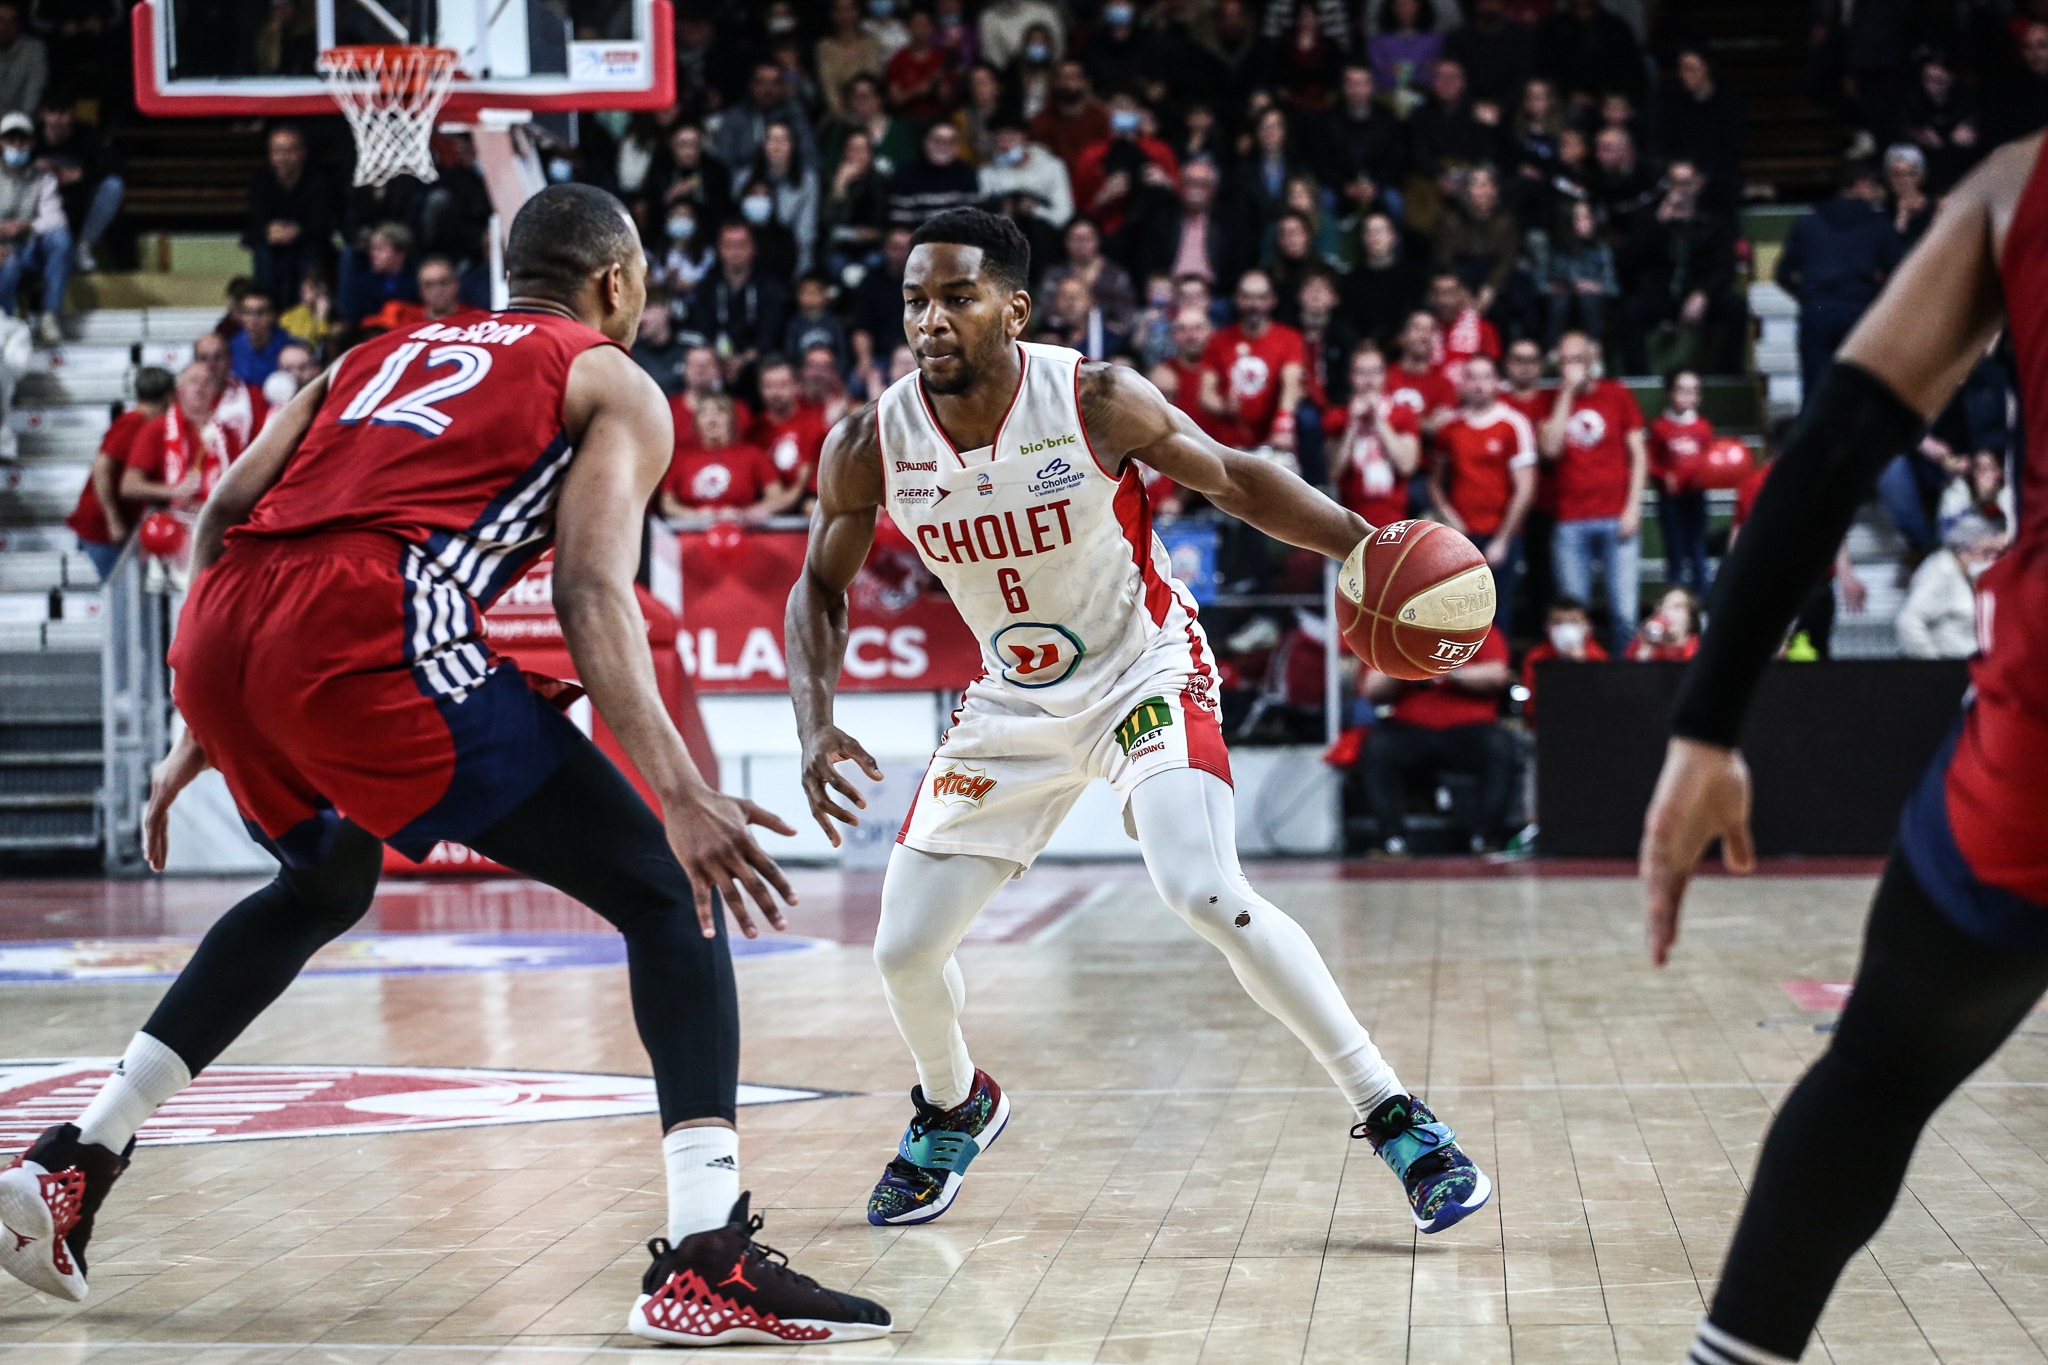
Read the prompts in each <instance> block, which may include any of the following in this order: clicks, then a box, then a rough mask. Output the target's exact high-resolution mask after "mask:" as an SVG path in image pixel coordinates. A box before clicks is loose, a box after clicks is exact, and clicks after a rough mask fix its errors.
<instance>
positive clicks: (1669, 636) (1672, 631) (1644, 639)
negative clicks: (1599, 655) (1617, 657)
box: [1628, 588, 1700, 664]
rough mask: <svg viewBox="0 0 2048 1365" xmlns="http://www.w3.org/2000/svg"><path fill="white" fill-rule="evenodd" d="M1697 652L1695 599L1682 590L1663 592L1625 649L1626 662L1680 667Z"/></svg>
mask: <svg viewBox="0 0 2048 1365" xmlns="http://www.w3.org/2000/svg"><path fill="white" fill-rule="evenodd" d="M1699 652H1700V604H1699V599H1698V598H1696V597H1694V596H1693V595H1692V594H1691V593H1690V592H1687V591H1686V590H1685V589H1684V588H1670V589H1667V590H1666V591H1665V593H1664V596H1662V597H1661V598H1659V599H1658V600H1657V610H1655V611H1653V612H1651V613H1650V614H1649V615H1648V616H1646V617H1644V618H1643V624H1642V628H1641V629H1639V630H1637V631H1636V638H1635V639H1633V640H1631V641H1630V642H1629V646H1628V657H1629V659H1630V660H1631V661H1633V662H1635V663H1639V664H1643V663H1684V662H1685V661H1686V660H1687V659H1690V658H1691V657H1692V656H1693V655H1695V654H1697V653H1699Z"/></svg>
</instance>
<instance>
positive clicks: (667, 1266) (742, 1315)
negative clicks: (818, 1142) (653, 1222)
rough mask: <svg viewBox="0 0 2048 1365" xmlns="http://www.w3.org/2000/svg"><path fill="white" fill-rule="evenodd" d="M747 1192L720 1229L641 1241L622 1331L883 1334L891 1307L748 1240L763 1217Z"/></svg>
mask: <svg viewBox="0 0 2048 1365" xmlns="http://www.w3.org/2000/svg"><path fill="white" fill-rule="evenodd" d="M747 1199H748V1196H747V1195H745V1194H742V1195H741V1196H740V1198H739V1202H738V1203H737V1204H734V1205H733V1206H732V1216H731V1218H730V1219H729V1220H728V1221H727V1222H726V1225H725V1226H724V1227H722V1228H713V1229H711V1230H710V1231H708V1232H699V1233H694V1234H692V1235H691V1236H688V1237H685V1238H684V1239H683V1240H682V1242H681V1244H679V1245H677V1246H670V1245H669V1244H668V1242H667V1241H666V1240H665V1239H663V1238H660V1237H657V1238H655V1239H654V1240H653V1241H651V1242H649V1243H648V1244H647V1249H648V1250H649V1251H650V1252H652V1253H653V1254H654V1264H653V1265H651V1266H649V1267H647V1276H646V1278H645V1279H643V1280H642V1281H641V1282H640V1297H639V1298H638V1299H636V1300H634V1303H633V1311H632V1312H631V1313H629V1314H627V1315H626V1330H627V1331H629V1332H631V1333H632V1334H633V1335H634V1336H636V1337H645V1338H647V1339H648V1340H649V1341H659V1342H664V1343H666V1344H668V1345H670V1346H735V1345H741V1344H755V1345H766V1346H802V1345H808V1344H810V1343H813V1342H824V1341H862V1340H865V1339H867V1338H869V1337H880V1336H887V1335H888V1334H889V1331H890V1328H891V1324H890V1319H889V1310H888V1309H886V1308H884V1307H882V1305H880V1304H879V1303H872V1302H870V1301H868V1300H867V1299H862V1298H856V1297H854V1296H853V1295H851V1294H842V1293H840V1292H839V1291H838V1290H836V1289H827V1288H825V1286H823V1285H821V1284H819V1283H818V1282H817V1281H816V1280H814V1279H812V1278H811V1277H810V1276H808V1275H800V1274H798V1273H797V1272H796V1271H794V1270H791V1269H790V1268H789V1258H788V1257H787V1256H784V1255H783V1254H782V1253H781V1252H779V1251H777V1250H776V1249H775V1248H773V1247H767V1246H762V1245H761V1244H760V1243H759V1242H757V1241H755V1240H754V1234H755V1233H756V1232H758V1231H759V1230H760V1228H761V1221H762V1220H761V1216H760V1215H759V1214H755V1215H754V1216H752V1217H751V1218H750V1217H748V1216H747Z"/></svg>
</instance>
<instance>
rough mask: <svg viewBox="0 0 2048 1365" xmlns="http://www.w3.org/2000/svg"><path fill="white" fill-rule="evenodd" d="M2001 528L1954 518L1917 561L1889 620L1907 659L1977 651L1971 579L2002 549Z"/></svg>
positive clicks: (1974, 590)
mask: <svg viewBox="0 0 2048 1365" xmlns="http://www.w3.org/2000/svg"><path fill="white" fill-rule="evenodd" d="M2007 543H2008V538H2007V536H2006V533H2005V532H2004V531H2003V530H2002V529H2000V528H1999V527H1997V526H1994V525H1992V524H1991V523H1990V522H1989V521H1986V520H1985V519H1984V518H1983V517H1980V516H1976V515H1975V514H1972V515H1969V516H1965V517H1962V518H1959V519H1958V520H1957V521H1956V523H1955V525H1953V526H1951V527H1950V528H1949V531H1948V534H1947V535H1946V536H1945V537H1943V540H1942V547H1941V548H1940V549H1939V550H1936V551H1935V552H1934V553H1933V554H1931V555H1929V556H1927V558H1926V559H1924V560H1922V561H1921V562H1920V567H1919V568H1917V569H1915V570H1914V571H1913V582H1912V585H1911V586H1910V587H1908V588H1907V589H1906V602H1905V605H1904V606H1902V607H1900V608H1899V614H1898V617H1897V619H1896V620H1895V621H1894V622H1893V625H1894V627H1895V628H1896V629H1897V631H1898V633H1899V649H1900V651H1901V652H1902V653H1903V654H1905V656H1906V657H1907V658H1909V659H1967V658H1969V657H1970V656H1971V655H1972V654H1975V653H1976V652H1977V579H1978V577H1979V576H1980V575H1981V574H1983V572H1984V570H1986V569H1988V568H1990V567H1991V565H1992V562H1993V561H1995V560H1996V559H1997V558H1998V556H1999V555H2000V554H2002V553H2004V551H2005V547H2006V544H2007Z"/></svg>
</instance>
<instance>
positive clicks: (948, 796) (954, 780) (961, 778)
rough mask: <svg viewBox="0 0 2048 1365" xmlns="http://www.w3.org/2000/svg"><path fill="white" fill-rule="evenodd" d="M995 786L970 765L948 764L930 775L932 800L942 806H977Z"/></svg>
mask: <svg viewBox="0 0 2048 1365" xmlns="http://www.w3.org/2000/svg"><path fill="white" fill-rule="evenodd" d="M995 785H996V780H995V779H994V778H993V777H990V776H989V775H988V774H987V773H985V772H983V771H982V770H981V769H980V768H977V767H975V766H974V765H973V764H972V763H948V764H947V765H946V766H945V767H943V768H941V769H939V770H938V771H937V772H935V773H933V774H932V800H934V801H936V802H938V803H939V804H940V805H942V806H979V805H980V804H981V803H982V800H983V798H985V797H986V796H987V795H988V794H989V793H990V792H992V791H994V790H995Z"/></svg>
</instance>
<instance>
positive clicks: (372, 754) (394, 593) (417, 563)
mask: <svg viewBox="0 0 2048 1365" xmlns="http://www.w3.org/2000/svg"><path fill="white" fill-rule="evenodd" d="M478 618H479V613H478V612H477V610H476V605H475V603H473V602H471V601H470V600H469V598H468V597H467V596H465V595H464V594H462V593H461V592H460V591H459V590H458V589H456V588H454V587H453V586H452V585H450V584H448V583H447V582H446V581H445V580H444V579H442V578H441V577H440V576H439V575H438V574H436V573H435V572H433V571H432V570H430V569H428V568H427V566H426V561H425V559H424V557H423V556H422V555H421V554H420V552H419V551H418V550H417V549H416V548H415V547H413V546H411V545H409V544H407V543H405V542H404V541H401V540H399V539H397V538H395V537H392V536H387V535H383V534H379V533H376V532H339V533H335V534H330V535H321V536H310V537H305V538H303V539H295V540H275V541H272V540H256V539H250V538H237V539H236V540H234V541H233V542H231V543H230V544H229V546H228V548H227V551H226V553H224V554H223V555H222V556H221V558H220V560H219V561H218V562H217V563H216V564H214V565H213V566H212V567H211V568H209V569H208V570H207V571H206V572H205V573H203V574H201V575H200V577H199V580H198V582H197V583H195V584H194V585H193V589H192V594H191V596H190V597H189V598H187V599H186V602H185V610H184V614H183V615H182V616H181V617H180V619H179V623H178V633H177V638H176V640H175V642H174V643H173V644H172V646H171V653H170V662H171V667H172V668H173V669H174V670H175V671H176V680H175V683H174V685H173V698H174V700H175V701H176V702H177V705H178V710H179V712H180V713H181V714H183V716H184V717H185V723H186V724H187V725H188V726H190V727H191V730H192V734H193V736H194V738H196V739H197V740H198V741H199V743H200V744H201V746H202V747H204V748H205V750H206V755H207V757H208V758H209V759H210V760H212V762H213V765H214V766H215V767H217V768H219V769H220V771H221V775H222V776H223V777H225V778H226V779H227V783H228V789H229V791H231V792H232V793H233V794H234V798H235V803H236V805H238V806H239V807H240V808H241V811H242V815H243V817H244V818H245V819H246V820H247V821H248V822H249V823H250V824H251V826H252V827H254V829H255V830H257V831H260V834H261V836H262V838H263V841H264V843H265V844H267V845H268V846H270V848H271V849H272V851H273V852H276V853H277V854H278V856H279V857H281V858H282V859H283V860H284V861H285V862H287V863H290V864H292V865H295V866H304V865H308V864H311V863H315V862H318V861H320V860H321V859H323V858H324V857H325V856H326V852H327V848H328V845H329V842H330V840H331V839H332V837H333V832H334V829H335V827H336V826H337V824H338V823H339V821H340V820H341V819H342V818H344V817H345V818H347V819H350V820H353V821H354V822H355V823H356V824H358V825H360V826H362V827H363V828H364V829H367V830H368V831H370V833H372V834H374V835H376V836H377V837H378V838H380V839H382V840H384V841H385V842H386V843H388V844H390V845H391V846H392V847H393V848H395V849H397V850H398V851H399V852H400V853H403V854H405V855H406V856H407V857H410V858H414V859H418V858H424V857H425V856H426V855H427V853H428V852H429V851H431V850H432V848H433V846H434V845H435V844H436V843H438V842H440V841H442V840H444V839H446V840H450V841H453V842H456V843H462V842H466V841H467V840H468V839H469V838H470V837H473V836H475V835H477V834H479V833H481V832H482V831H483V830H485V829H488V828H489V827H490V826H492V825H493V824H496V823H497V822H498V821H499V820H501V819H503V818H504V817H505V816H506V815H508V814H509V813H511V811H512V809H513V808H514V807H516V806H517V805H519V803H520V802H522V801H524V800H525V799H526V798H527V797H528V796H530V795H532V794H533V792H534V790H535V789H536V788H537V787H539V786H540V784H541V783H542V782H544V781H546V780H547V778H548V777H549V776H550V775H551V774H552V773H553V772H554V771H555V769H556V768H557V767H558V766H560V764H561V762H562V759H563V758H564V757H566V756H567V754H568V752H569V750H570V747H571V745H572V744H573V743H574V742H575V741H576V739H577V737H578V736H577V731H576V729H575V727H574V726H573V725H572V724H570V722H569V721H568V720H567V719H566V718H564V717H563V716H562V715H561V714H560V713H559V712H557V711H556V710H555V709H554V708H553V707H552V706H550V705H548V704H547V703H546V702H545V701H543V700H542V699H541V698H540V697H539V696H537V695H536V694H535V693H534V692H533V691H532V689H531V688H529V687H528V686H527V685H526V682H525V679H524V678H523V677H522V676H521V675H520V672H519V670H518V669H517V668H515V667H513V666H512V665H511V664H510V663H508V662H507V661H505V660H503V659H499V658H496V657H494V656H493V655H492V654H491V653H490V651H489V650H488V649H487V648H486V647H485V646H484V644H483V638H482V634H481V631H480V629H479V628H478Z"/></svg>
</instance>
